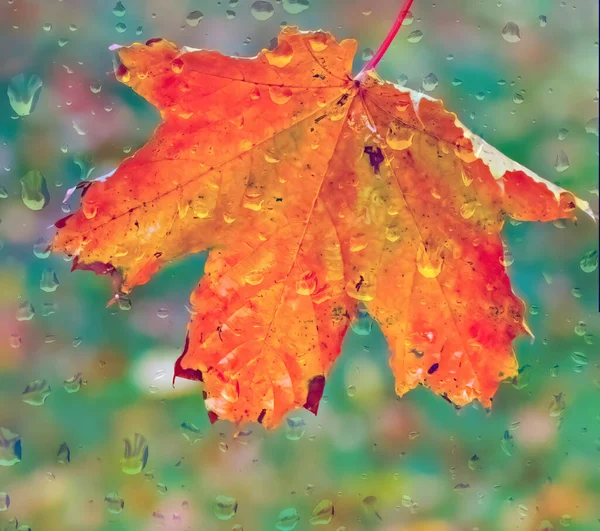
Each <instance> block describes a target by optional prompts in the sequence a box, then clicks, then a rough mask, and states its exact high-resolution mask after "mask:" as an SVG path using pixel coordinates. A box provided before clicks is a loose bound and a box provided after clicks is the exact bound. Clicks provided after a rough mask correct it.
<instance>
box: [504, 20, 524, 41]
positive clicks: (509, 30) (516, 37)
mask: <svg viewBox="0 0 600 531" xmlns="http://www.w3.org/2000/svg"><path fill="white" fill-rule="evenodd" d="M502 37H503V38H504V40H505V41H506V42H511V43H515V42H519V41H520V40H521V31H520V30H519V26H517V25H516V24H515V23H514V22H509V23H507V24H506V26H504V28H503V29H502Z"/></svg>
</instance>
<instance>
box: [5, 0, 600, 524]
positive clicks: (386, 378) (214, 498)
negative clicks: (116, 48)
mask: <svg viewBox="0 0 600 531" xmlns="http://www.w3.org/2000/svg"><path fill="white" fill-rule="evenodd" d="M1 1H2V4H1V5H0V186H1V188H0V218H1V220H2V222H1V224H0V240H1V243H0V248H1V250H0V317H1V319H0V330H1V332H0V371H1V374H0V426H1V427H2V428H3V429H2V430H0V521H1V522H2V524H1V525H2V526H4V527H1V529H10V530H14V529H17V528H18V529H19V530H26V529H29V528H31V529H33V530H35V531H38V530H39V531H72V530H81V531H91V530H123V531H125V530H146V529H155V528H162V529H167V530H185V529H188V530H193V531H195V530H198V531H213V530H214V531H230V530H234V531H241V530H242V529H243V530H246V531H256V530H259V531H262V530H275V529H280V530H284V531H286V530H291V529H293V526H294V525H295V529H296V530H307V529H315V527H313V525H316V524H318V523H319V522H320V523H321V524H323V525H321V526H320V527H321V528H322V529H331V530H338V531H343V530H346V531H359V530H381V531H396V530H406V531H459V530H460V531H463V530H465V531H467V530H468V531H471V530H481V531H488V530H522V531H533V530H547V529H562V528H570V529H574V530H581V531H587V530H590V531H591V530H597V529H600V367H599V357H598V345H599V343H600V338H599V337H598V336H599V334H600V318H599V314H598V270H597V264H598V239H597V234H598V233H597V230H598V227H597V226H596V225H594V223H593V222H592V221H591V220H590V219H587V218H586V217H585V216H584V215H581V216H579V219H578V221H577V223H573V222H566V223H565V222H560V223H558V222H557V223H554V224H552V223H550V224H546V225H541V224H514V223H510V222H507V224H506V228H505V230H504V235H505V238H506V241H507V242H508V245H509V248H510V250H511V251H512V259H511V260H512V264H511V265H510V268H509V272H510V276H511V278H512V281H513V284H514V287H515V290H516V291H517V293H518V294H519V295H520V296H522V297H523V298H524V299H525V300H526V302H527V305H528V320H529V325H530V327H531V329H532V330H533V333H534V334H535V336H536V339H535V341H534V342H530V341H529V340H527V339H523V340H520V341H518V342H517V344H516V348H517V353H518V358H519V361H520V363H521V366H522V373H521V375H520V377H519V379H518V380H517V381H516V382H513V383H510V382H509V383H507V384H504V385H503V386H502V387H501V389H500V391H499V393H498V395H497V397H496V400H495V406H494V408H493V410H492V411H491V412H486V411H484V410H482V409H481V408H480V407H477V406H476V405H473V406H470V407H467V408H464V409H463V410H461V411H456V410H455V409H454V408H453V407H452V406H451V405H450V404H448V403H446V402H445V401H444V400H442V399H441V398H439V397H436V396H434V395H433V394H431V393H429V392H428V391H427V390H425V389H419V390H416V391H413V392H411V393H410V394H409V395H407V396H406V397H404V398H402V399H399V398H397V397H396V396H395V395H394V386H393V380H392V377H391V375H390V371H389V370H388V365H387V347H386V344H385V341H384V339H383V338H382V335H381V333H380V331H379V330H378V328H377V326H376V325H374V326H372V329H370V326H369V323H366V324H365V323H361V326H360V328H359V329H357V330H356V331H349V333H348V335H347V338H346V342H345V347H344V351H343V355H342V356H341V358H340V359H339V361H338V362H337V365H336V366H335V369H334V371H333V374H332V375H331V377H330V378H329V380H328V382H327V386H326V389H325V395H326V398H325V399H324V401H323V403H322V405H321V408H320V411H319V415H318V417H313V416H312V415H311V414H309V413H308V412H306V411H298V412H294V413H293V414H292V415H291V416H290V417H291V419H290V420H289V421H288V423H287V424H288V425H284V426H282V427H281V428H280V429H278V430H276V431H273V432H265V430H264V429H263V428H262V427H261V426H246V427H243V428H242V429H243V431H237V430H236V429H235V427H234V426H231V425H229V424H227V423H224V422H217V423H216V424H215V425H214V426H211V425H210V423H209V422H208V419H207V416H206V412H205V409H204V405H203V403H202V398H201V388H200V386H199V385H200V384H195V383H192V382H185V381H179V382H178V383H177V385H176V387H175V388H173V387H172V386H171V376H172V367H173V361H174V360H175V359H176V357H177V356H178V355H179V353H180V351H181V348H182V343H183V338H184V335H185V327H186V323H187V320H188V317H189V313H188V309H187V308H186V303H187V301H188V295H189V293H190V291H191V289H192V287H193V286H194V284H195V283H196V282H197V281H198V278H199V277H200V275H201V273H202V268H203V264H204V260H205V256H203V255H197V256H194V257H192V258H190V259H188V260H185V261H182V262H180V263H178V264H173V266H172V267H170V268H169V269H167V270H165V271H163V272H162V273H161V274H160V275H159V276H158V277H156V278H155V279H154V280H153V281H152V282H151V283H150V284H149V285H147V286H142V287H140V288H137V289H136V291H135V292H134V293H133V295H132V297H131V304H127V303H123V304H121V307H119V306H117V305H113V306H110V307H108V308H106V307H105V305H106V302H107V301H108V299H109V298H110V296H111V286H110V285H109V281H108V280H107V279H106V278H103V277H95V276H94V275H93V274H91V273H88V272H78V273H73V274H71V273H69V269H70V263H69V262H67V261H65V259H63V257H61V256H47V254H46V253H45V252H44V249H45V246H46V242H47V241H48V240H49V239H50V238H51V237H52V234H53V229H52V227H51V225H52V223H53V222H54V221H55V220H56V219H57V218H59V217H62V216H63V215H64V213H65V212H68V210H69V208H76V207H77V204H78V203H77V202H78V198H77V194H75V195H74V196H73V197H72V198H71V199H70V200H69V201H68V202H67V203H66V204H64V205H63V204H62V199H63V197H64V195H65V192H66V190H67V189H68V188H70V187H72V186H74V185H75V184H77V183H78V182H79V181H80V180H85V179H93V178H95V177H98V176H100V175H103V174H105V173H107V172H109V171H110V170H112V169H114V168H115V167H116V165H117V164H118V163H119V161H121V160H122V159H123V158H124V157H126V156H127V154H129V153H133V152H134V151H135V150H136V149H137V148H139V147H140V146H141V145H142V144H143V143H144V142H145V140H146V139H147V138H148V137H149V135H150V134H151V132H152V130H153V128H154V127H155V126H156V124H157V123H158V115H157V113H156V112H155V110H154V109H152V108H151V107H150V105H149V104H147V103H146V102H145V101H143V100H142V99H141V98H140V97H138V96H137V95H135V94H134V93H133V92H132V91H130V90H128V89H127V88H126V87H124V86H122V85H120V84H119V83H118V82H117V81H116V80H115V79H114V76H113V74H112V56H111V53H110V52H109V50H108V47H109V46H110V45H111V44H113V43H119V44H129V43H131V42H132V41H136V40H142V41H143V40H146V39H149V38H152V37H158V36H161V37H165V38H168V39H170V40H173V41H175V42H176V43H178V44H179V45H189V46H192V47H198V48H200V47H203V48H215V49H219V50H221V51H223V52H225V53H229V54H233V53H237V54H240V55H254V54H256V53H257V52H258V51H260V50H261V48H263V47H267V46H268V45H269V42H270V40H271V39H272V38H273V37H275V36H276V35H277V33H278V30H279V26H280V25H281V24H284V23H286V22H287V23H289V24H295V25H299V26H301V27H302V28H303V29H317V28H323V29H326V30H330V31H332V32H333V33H335V34H336V35H337V36H338V37H339V38H347V37H355V38H357V39H358V41H359V50H360V51H359V54H358V56H357V58H356V63H355V69H356V71H358V70H359V69H360V67H361V65H362V64H363V63H364V59H365V58H368V57H369V49H373V50H374V49H376V48H377V47H378V45H379V43H380V42H381V40H382V39H383V38H384V36H385V35H386V33H387V31H388V28H389V26H390V24H391V23H392V21H393V19H394V17H395V15H396V12H397V10H398V5H399V3H400V1H399V0H377V1H374V0H353V1H349V0H310V2H309V1H308V0H295V1H292V0H277V1H273V2H272V9H269V7H268V6H267V7H265V6H263V9H262V10H261V12H259V13H255V14H253V13H252V9H251V6H252V3H253V2H252V1H251V0H230V1H229V2H228V1H227V0H220V1H217V0H170V1H166V0H123V3H122V4H118V5H115V2H113V1H112V0H36V1H34V0H1ZM194 11H200V12H201V13H202V15H203V17H202V18H201V17H200V15H199V14H198V13H195V14H192V15H190V16H188V15H189V14H190V13H192V12H194ZM271 11H272V14H271V16H270V18H268V19H267V20H259V19H261V18H265V17H266V16H267V15H269V13H271ZM412 13H413V15H412V16H411V17H409V18H408V19H407V21H406V23H405V26H404V27H403V28H402V29H401V31H400V34H399V35H398V37H397V38H396V40H395V42H394V44H393V45H392V47H391V49H390V50H389V52H388V53H387V55H386V56H385V58H384V60H383V61H382V62H381V64H380V66H379V72H380V74H381V75H382V76H383V77H386V78H388V79H392V80H398V81H399V82H400V83H406V85H407V86H409V87H411V88H413V89H417V90H427V92H428V93H429V94H430V95H432V96H434V97H439V98H442V99H443V100H444V101H445V102H446V104H447V106H448V107H449V108H450V109H452V110H454V111H456V112H457V114H458V115H459V117H460V118H461V120H462V121H463V122H464V123H465V124H467V125H468V126H469V127H471V128H472V129H473V130H474V131H475V132H476V133H478V134H479V135H481V136H483V137H484V138H485V139H486V140H488V141H489V142H490V143H491V144H493V145H495V146H496V147H498V148H499V149H500V150H501V151H503V152H504V153H506V154H507V155H508V156H510V157H512V158H514V159H515V160H517V161H519V162H520V163H522V164H524V165H526V166H528V167H530V168H532V169H533V170H534V171H536V172H537V173H538V174H540V175H542V176H544V177H546V178H547V179H549V180H550V181H552V182H555V183H557V184H560V185H561V186H563V187H565V188H569V189H570V190H572V191H574V192H576V193H577V194H578V195H579V196H580V197H581V198H583V199H585V200H587V201H589V202H590V203H591V204H592V206H593V209H594V211H596V212H597V210H598V182H597V177H598V118H597V117H598V3H597V2H596V1H595V0H568V1H560V0H528V1H527V2H523V1H521V0H453V1H448V0H444V1H438V2H435V3H432V2H431V0H425V1H423V0H415V5H414V7H413V10H412ZM186 17H187V18H186ZM257 17H258V18H257ZM509 22H512V23H514V24H516V25H517V26H518V28H519V32H518V33H519V34H518V35H517V34H516V31H515V29H514V28H513V27H512V26H509V28H508V29H506V30H505V31H504V34H503V29H504V28H505V27H506V25H507V24H508V23H509ZM419 32H420V33H419ZM363 50H364V51H363ZM432 74H433V76H432ZM18 76H20V77H18ZM40 82H41V88H39V87H40ZM9 94H11V95H12V98H13V105H11V101H10V97H9ZM19 99H20V100H21V102H20V103H19V101H17V100H19ZM23 114H25V115H23ZM20 115H22V116H20ZM559 170H560V171H559ZM32 171H33V172H34V173H29V172H32ZM37 172H40V173H41V174H42V175H43V177H44V178H45V182H46V185H47V196H48V197H49V202H48V204H47V206H45V207H44V208H43V209H41V210H32V209H31V208H29V207H30V206H36V205H37V206H40V203H39V201H41V202H42V204H43V203H44V194H43V192H44V190H43V189H42V190H41V191H42V196H41V199H40V195H39V180H40V176H39V173H37ZM26 176H27V177H26ZM23 179H24V181H23V182H24V183H25V185H22V180H23ZM36 180H38V182H37V184H36ZM22 186H24V187H25V196H26V197H25V200H23V198H22ZM36 186H38V188H36ZM36 194H37V195H36ZM36 201H37V202H36ZM511 260H509V262H510V261H511ZM36 404H37V405H36ZM136 433H137V434H140V435H138V436H137V439H136V436H135V434H136ZM140 436H141V438H140ZM18 437H19V438H18ZM124 439H128V440H129V441H130V442H131V446H132V449H131V452H130V453H132V454H133V455H132V456H131V457H130V459H129V460H128V461H127V462H126V463H125V464H122V459H123V457H124V452H125V448H126V444H125V442H124ZM63 443H64V444H63ZM146 445H147V448H148V458H147V463H146V464H145V468H144V469H143V470H142V471H141V472H140V473H139V474H133V475H132V474H127V473H125V472H124V471H123V467H124V468H125V470H126V471H129V472H137V471H139V470H140V469H141V467H143V466H144V462H145V460H144V452H145V449H146ZM67 448H68V450H67ZM19 453H20V454H21V460H20V462H16V461H17V455H18V454H19ZM323 500H330V501H331V502H332V504H333V506H334V507H335V512H334V515H333V518H332V519H331V521H330V522H329V523H326V522H327V521H328V520H329V517H328V516H327V514H330V511H329V510H328V504H327V502H323ZM321 502H323V503H321ZM236 504H237V505H236ZM319 504H321V505H320V506H319ZM122 505H123V508H122V510H121V506H122ZM317 506H319V507H321V508H322V507H325V508H324V511H323V512H324V513H325V515H324V516H323V515H322V516H321V517H318V516H316V517H313V518H312V520H311V515H313V511H314V510H315V508H317ZM236 507H237V512H236V510H235V509H236ZM282 511H283V515H281V517H280V513H281V512H282ZM276 526H279V527H276ZM318 528H319V527H316V529H318Z"/></svg>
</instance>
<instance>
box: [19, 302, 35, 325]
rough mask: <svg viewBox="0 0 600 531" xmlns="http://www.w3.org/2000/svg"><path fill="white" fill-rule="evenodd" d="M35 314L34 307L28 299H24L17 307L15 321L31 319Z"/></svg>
mask: <svg viewBox="0 0 600 531" xmlns="http://www.w3.org/2000/svg"><path fill="white" fill-rule="evenodd" d="M34 315H35V308H34V307H33V305H32V304H31V303H30V302H29V301H25V302H23V303H21V304H20V305H19V307H18V308H17V314H16V318H17V321H31V320H32V319H33V316H34Z"/></svg>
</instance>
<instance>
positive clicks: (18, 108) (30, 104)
mask: <svg viewBox="0 0 600 531" xmlns="http://www.w3.org/2000/svg"><path fill="white" fill-rule="evenodd" d="M42 85H43V83H42V80H41V79H40V77H39V76H36V75H35V74H33V75H31V76H29V77H25V75H24V74H19V75H17V76H15V77H13V78H11V79H10V81H9V82H8V89H7V94H8V101H9V102H10V106H11V107H12V108H13V110H14V111H15V112H16V113H17V114H18V115H19V116H28V115H30V114H31V113H32V112H33V111H34V110H35V108H36V106H37V103H38V100H39V97H40V92H41V90H42Z"/></svg>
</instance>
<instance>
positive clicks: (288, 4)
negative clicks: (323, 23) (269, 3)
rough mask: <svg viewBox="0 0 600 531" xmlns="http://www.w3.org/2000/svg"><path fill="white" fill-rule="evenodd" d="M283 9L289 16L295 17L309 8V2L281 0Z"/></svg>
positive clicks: (304, 0) (306, 0) (307, 0)
mask: <svg viewBox="0 0 600 531" xmlns="http://www.w3.org/2000/svg"><path fill="white" fill-rule="evenodd" d="M282 5H283V9H284V10H285V11H286V13H289V14H290V15H297V14H298V13H302V11H306V10H307V9H308V8H309V7H310V0H283V2H282Z"/></svg>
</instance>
